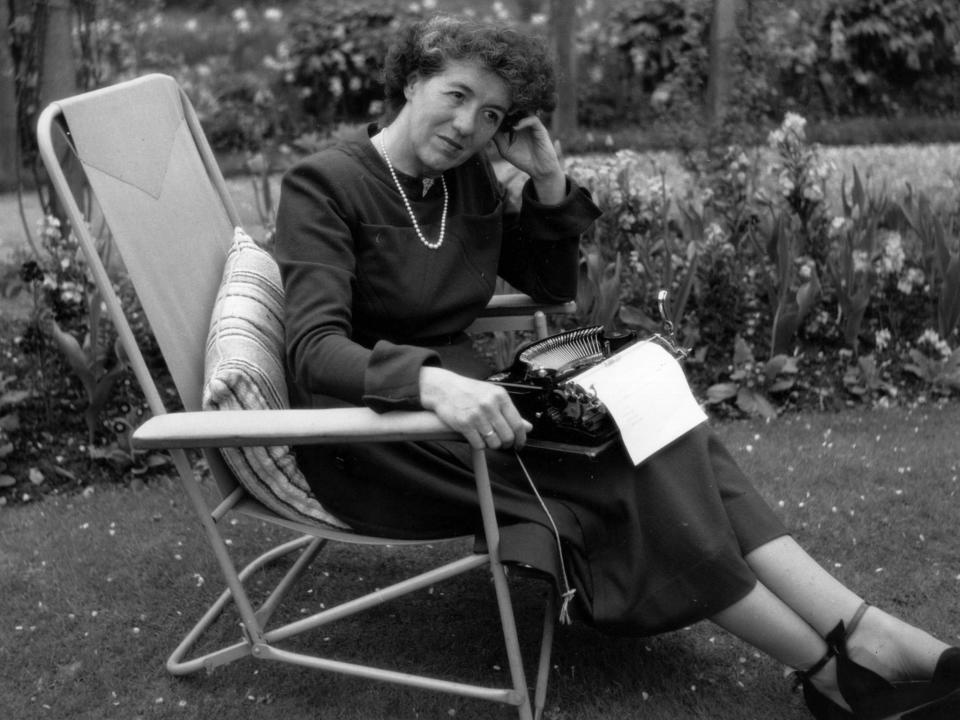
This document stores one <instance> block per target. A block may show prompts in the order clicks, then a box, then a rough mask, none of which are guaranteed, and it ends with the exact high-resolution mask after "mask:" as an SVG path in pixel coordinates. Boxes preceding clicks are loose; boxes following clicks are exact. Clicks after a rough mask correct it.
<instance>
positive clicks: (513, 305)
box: [480, 293, 577, 317]
mask: <svg viewBox="0 0 960 720" xmlns="http://www.w3.org/2000/svg"><path fill="white" fill-rule="evenodd" d="M576 310H577V304H576V303H575V302H574V301H572V300H571V301H570V302H565V303H555V304H544V303H540V302H537V301H536V300H534V299H533V298H532V297H530V296H529V295H524V294H523V293H504V294H502V295H494V296H493V297H492V298H490V302H489V303H488V304H487V307H486V308H484V310H483V312H481V313H480V317H498V316H501V315H533V314H534V313H535V312H537V311H540V312H543V313H547V314H551V315H570V314H572V313H574V312H576Z"/></svg>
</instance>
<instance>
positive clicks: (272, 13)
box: [263, 7, 283, 22]
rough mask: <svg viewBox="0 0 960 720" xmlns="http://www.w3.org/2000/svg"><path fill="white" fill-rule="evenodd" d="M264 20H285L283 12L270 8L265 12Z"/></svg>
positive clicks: (276, 8)
mask: <svg viewBox="0 0 960 720" xmlns="http://www.w3.org/2000/svg"><path fill="white" fill-rule="evenodd" d="M263 19H264V20H268V21H269V22H280V21H281V20H283V10H281V9H280V8H278V7H268V8H267V9H266V10H264V11H263Z"/></svg>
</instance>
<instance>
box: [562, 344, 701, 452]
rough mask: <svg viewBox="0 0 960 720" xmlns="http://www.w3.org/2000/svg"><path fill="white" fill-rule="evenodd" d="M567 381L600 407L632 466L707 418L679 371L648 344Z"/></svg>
mask: <svg viewBox="0 0 960 720" xmlns="http://www.w3.org/2000/svg"><path fill="white" fill-rule="evenodd" d="M571 381H572V382H574V383H575V384H576V385H578V386H580V387H581V388H582V389H583V390H585V391H586V392H588V393H591V394H594V395H595V396H596V397H597V399H598V400H600V402H602V403H603V404H604V406H605V407H606V408H607V411H608V412H609V413H610V415H611V417H613V419H614V422H616V424H617V428H619V430H620V437H621V438H622V440H623V444H624V446H625V447H626V449H627V453H628V454H629V455H630V459H631V460H633V464H634V465H639V464H640V463H641V462H643V461H644V460H645V459H646V458H648V457H650V456H651V455H652V454H653V453H655V452H656V451H657V450H660V449H661V448H663V447H665V446H666V445H668V444H669V443H671V442H672V441H674V440H676V439H677V438H678V437H680V436H681V435H683V434H684V433H685V432H687V431H689V430H692V429H693V428H694V427H696V426H697V425H699V424H700V423H702V422H704V421H706V419H707V416H706V413H704V411H703V408H701V407H700V404H699V403H698V402H697V400H696V398H695V397H694V396H693V393H692V392H691V391H690V386H689V384H688V383H687V378H686V376H685V375H684V374H683V368H681V367H680V364H679V363H678V362H677V361H676V359H674V357H673V356H672V355H671V354H670V353H669V352H668V351H667V350H666V348H664V347H663V346H661V345H660V344H658V343H656V342H653V341H646V342H638V343H635V344H633V345H630V346H629V347H627V348H625V349H623V350H622V351H620V352H619V353H616V354H615V355H611V356H610V357H608V358H607V359H606V360H604V361H603V362H601V363H597V364H596V365H594V366H592V367H590V368H588V369H587V370H584V371H583V372H582V373H579V374H578V375H575V376H574V377H573V378H571Z"/></svg>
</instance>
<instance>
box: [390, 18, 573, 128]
mask: <svg viewBox="0 0 960 720" xmlns="http://www.w3.org/2000/svg"><path fill="white" fill-rule="evenodd" d="M451 60H472V61H476V62H479V63H480V64H481V65H483V66H484V67H486V68H487V69H488V70H490V71H491V72H493V73H494V74H496V75H497V76H499V77H500V78H502V79H503V81H504V82H505V83H506V84H507V86H508V87H509V88H510V97H511V101H512V105H511V107H510V110H509V112H508V113H507V116H506V118H504V127H510V126H511V125H512V124H513V123H515V122H516V121H517V120H519V119H520V118H522V117H523V116H524V115H529V114H531V113H536V112H538V111H541V110H542V111H546V112H550V111H551V110H553V109H554V108H555V107H556V105H557V99H556V80H555V77H554V71H553V63H552V62H551V60H550V55H549V52H548V50H547V48H546V45H545V43H544V42H543V41H542V40H540V39H539V38H536V37H533V36H529V35H525V34H523V33H521V32H518V31H516V30H514V29H512V28H508V27H502V26H498V25H492V24H488V23H481V22H477V21H473V20H468V19H463V18H455V17H450V16H448V15H438V16H435V17H432V18H430V19H428V20H424V21H421V22H418V23H414V24H412V25H410V26H408V27H406V28H405V29H404V30H403V31H401V35H400V37H399V38H398V39H397V41H396V42H395V43H394V44H393V45H392V46H391V47H390V49H389V50H388V51H387V57H386V62H385V63H384V71H383V79H384V92H385V104H386V115H387V118H388V120H392V119H393V118H394V117H395V116H396V114H397V113H398V112H400V108H402V107H403V105H404V103H406V97H405V96H404V88H405V87H406V85H407V82H408V81H409V80H410V77H411V75H413V74H414V73H416V74H417V75H419V76H420V77H430V76H431V75H436V74H437V73H440V72H442V71H443V69H444V67H445V66H446V64H447V62H448V61H451Z"/></svg>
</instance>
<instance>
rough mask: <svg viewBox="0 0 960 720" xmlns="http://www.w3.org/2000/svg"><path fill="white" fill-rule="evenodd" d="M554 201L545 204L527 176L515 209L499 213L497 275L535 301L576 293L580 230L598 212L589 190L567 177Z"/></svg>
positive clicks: (561, 298) (559, 299)
mask: <svg viewBox="0 0 960 720" xmlns="http://www.w3.org/2000/svg"><path fill="white" fill-rule="evenodd" d="M566 190H567V192H566V194H565V195H564V198H563V200H562V201H561V202H560V203H558V204H557V205H545V204H544V203H542V202H540V200H539V199H538V198H537V195H536V191H535V190H534V188H533V182H532V181H530V180H528V181H527V182H526V183H525V184H524V186H523V190H522V193H521V203H520V210H519V212H518V213H517V212H510V211H508V212H507V213H506V214H505V217H504V235H503V247H502V250H501V254H500V265H499V268H498V273H499V275H500V277H502V278H503V279H504V280H506V281H507V282H509V283H510V284H511V285H513V286H514V287H516V288H517V289H519V290H522V291H523V292H525V293H527V294H528V295H530V296H531V297H532V298H534V299H535V300H537V301H539V302H551V303H552V302H566V301H567V300H572V299H574V298H575V297H576V294H577V277H578V264H579V260H580V236H581V235H582V234H583V233H584V232H586V231H587V230H588V229H589V228H590V226H591V225H592V224H593V221H594V220H596V219H597V218H598V217H599V216H600V214H601V212H600V209H599V208H598V207H597V206H596V205H595V204H594V202H593V200H592V199H591V198H590V193H589V192H587V191H586V190H585V189H583V188H581V187H579V186H578V185H577V184H576V182H574V181H573V180H571V179H570V178H567V188H566Z"/></svg>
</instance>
